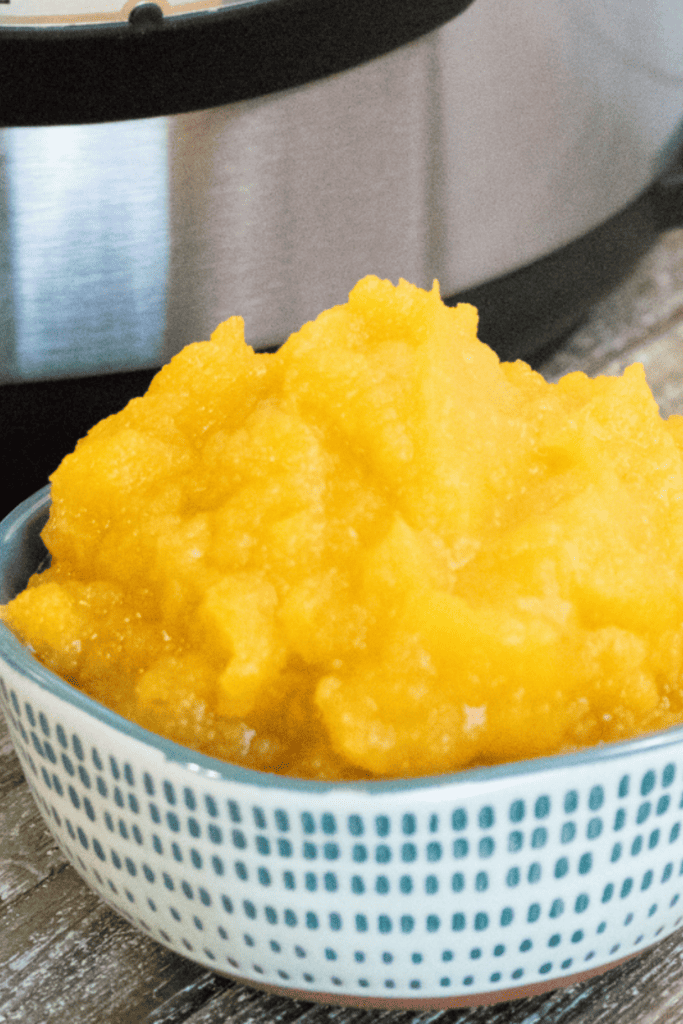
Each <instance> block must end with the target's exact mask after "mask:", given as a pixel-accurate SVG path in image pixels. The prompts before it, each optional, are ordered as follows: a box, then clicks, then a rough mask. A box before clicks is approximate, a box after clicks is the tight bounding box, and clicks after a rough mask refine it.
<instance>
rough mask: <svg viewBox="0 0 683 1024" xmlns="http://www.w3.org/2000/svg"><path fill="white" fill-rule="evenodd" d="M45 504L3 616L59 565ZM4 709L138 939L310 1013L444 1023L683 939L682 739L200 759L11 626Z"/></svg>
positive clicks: (75, 849)
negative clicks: (303, 765) (454, 761)
mask: <svg viewBox="0 0 683 1024" xmlns="http://www.w3.org/2000/svg"><path fill="white" fill-rule="evenodd" d="M48 511H49V491H48V489H47V488H45V489H44V490H42V491H40V492H39V493H38V494H36V495H34V496H33V497H32V498H30V499H28V500H27V501H25V502H24V503H23V504H22V505H20V506H19V507H18V508H17V509H16V510H15V511H14V512H13V513H12V514H11V515H10V516H8V517H7V518H6V519H5V520H4V521H3V523H2V524H0V602H6V601H7V600H9V599H10V597H12V596H13V595H14V594H15V593H16V592H17V591H18V590H19V589H21V588H22V587H23V586H24V584H25V582H26V580H27V578H28V576H29V575H30V573H31V572H33V571H35V569H36V568H37V567H38V566H39V565H40V563H41V562H42V561H43V560H44V559H45V556H46V551H45V548H44V547H43V546H42V541H41V539H40V531H41V529H42V527H43V525H44V523H45V521H46V518H47V515H48ZM0 703H1V705H2V708H3V710H4V712H5V715H6V717H7V721H8V725H9V730H10V733H11V736H12V740H13V742H14V745H15V748H16V751H17V755H18V757H19V760H20V761H21V764H22V767H23V770H24V772H25V774H26V778H27V780H28V783H29V786H30V787H31V790H32V792H33V795H34V797H35V799H36V802H37V804H38V807H39V808H40V811H41V813H42V816H43V818H44V819H45V823H46V825H47V827H48V828H49V829H50V831H51V833H52V834H53V836H54V837H55V839H56V841H57V842H58V843H59V845H60V847H61V848H62V849H63V851H64V853H65V854H66V856H67V857H68V859H69V860H70V862H71V863H72V864H73V866H74V868H75V869H76V871H77V872H78V873H79V874H80V875H81V877H82V878H83V880H84V881H85V882H86V883H87V885H88V886H90V887H91V888H92V889H94V890H95V891H96V892H97V893H98V894H99V895H100V896H101V898H102V899H103V900H104V901H105V902H106V903H107V904H109V906H111V907H112V908H113V909H114V910H115V911H117V912H118V913H119V914H121V915H122V916H123V917H124V918H126V919H127V920H128V921H129V922H131V924H133V925H134V926H135V927H137V928H139V929H142V930H143V931H144V932H146V933H147V934H148V935H150V936H152V937H153V938H154V939H156V940H157V941H158V942H159V943H161V944H163V945H164V946H167V947H168V948H170V949H172V950H174V951H175V952H176V953H179V954H181V955H182V956H185V957H188V958H190V959H191V960H194V961H196V962H197V963H199V964H201V965H203V966H204V967H206V968H209V969H210V970H213V971H215V972H217V973H221V974H224V975H228V976H230V977H234V978H236V979H239V980H240V981H242V982H244V983H246V984H248V985H252V986H256V987H259V988H269V989H271V990H273V991H277V992H279V993H282V994H288V995H293V996H296V997H297V998H301V999H308V1000H315V1001H320V1002H327V1003H331V1004H347V1005H355V1006H363V1007H368V1006H383V1007H392V1008H402V1007H411V1008H430V1007H439V1008H441V1007H449V1006H462V1005H469V1004H477V1003H491V1002H496V1001H500V1000H506V999H513V998H518V997H521V996H526V995H530V994H535V993H538V992H541V991H546V990H548V989H552V988H556V987H559V986H561V985H567V984H572V983H574V982H575V981H577V980H579V979H582V978H584V977H586V976H588V975H590V974H594V973H598V972H600V971H603V970H605V969H606V968H607V967H609V966H611V965H613V964H615V963H617V962H619V961H620V960H622V959H624V958H626V957H629V956H632V955H634V954H636V953H638V952H639V951H640V950H642V949H644V948H645V947H646V946H649V945H651V944H652V943H654V942H657V941H658V940H659V939H662V938H663V937H665V936H666V935H668V934H670V933H671V932H672V931H674V930H675V929H676V928H678V927H679V926H680V925H681V923H682V922H683V909H682V908H683V900H681V895H682V893H683V834H682V833H681V823H682V821H683V810H682V808H683V729H681V728H674V729H670V730H667V731H665V732H661V733H657V734H653V735H650V736H646V737H643V738H640V739H637V740H631V741H628V742H624V743H618V744H612V745H605V746H601V747H596V748H592V749H589V750H585V751H582V752H580V753H576V754H571V755H563V756H557V757H548V758H542V759H537V760H530V761H524V762H518V763H514V764H507V765H498V766H496V767H491V768H483V769H477V770H471V771H463V772H460V773H458V774H454V775H443V776H438V777H432V778H422V779H410V780H406V781H376V782H375V781H373V782H363V783H323V782H311V781H303V780H296V779H289V778H284V777H279V776H276V775H271V774H265V773H260V772H256V771H250V770H247V769H244V768H240V767H237V766H234V765H231V764H227V763H225V762H222V761H219V760H216V759H213V758H211V757H207V756H204V755H202V754H198V753H195V752H193V751H192V750H189V749H187V748H184V747H182V746H179V745H178V744H176V743H173V742H171V741H169V740H167V739H164V738H162V737H160V736H157V735H154V734H153V733H151V732H148V731H147V730H145V729H142V728H140V727H139V726H137V725H135V724H133V723H131V722H129V721H126V720H125V719H123V718H122V717H120V716H119V715H117V714H114V713H113V712H111V711H109V710H108V709H107V708H106V707H104V706H103V705H101V704H99V703H97V702H96V701H94V700H92V699H90V698H89V697H87V696H85V695H84V694H82V693H81V692H79V691H78V690H77V689H75V688H74V687H72V686H71V685H69V684H68V683H67V682H65V681H64V680H63V679H60V678H59V677H57V676H56V675H54V674H53V673H52V672H50V671H48V670H47V669H45V668H44V667H43V666H42V665H41V664H40V663H39V662H38V661H36V660H35V659H34V658H33V657H32V655H31V652H30V651H29V650H28V649H27V648H26V647H25V646H24V645H23V644H21V643H20V642H19V641H18V640H17V639H16V638H15V637H14V636H13V635H12V634H11V633H10V632H9V631H8V630H7V629H6V628H5V627H4V626H3V625H2V624H0Z"/></svg>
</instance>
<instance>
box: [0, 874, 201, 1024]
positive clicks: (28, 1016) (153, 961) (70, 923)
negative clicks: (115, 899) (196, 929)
mask: <svg viewBox="0 0 683 1024" xmlns="http://www.w3.org/2000/svg"><path fill="white" fill-rule="evenodd" d="M204 975H206V972H205V971H204V970H203V969H202V968H200V967H198V966H196V965H195V964H192V963H190V961H188V960H184V959H183V958H181V957H178V956H176V955H175V954H174V953H171V952H170V951H169V950H166V949H164V948H163V947H162V946H159V945H157V943H155V942H153V941H152V940H151V939H149V938H148V937H147V936H145V935H143V934H141V933H138V932H137V931H136V930H135V929H133V928H131V927H130V925H129V924H128V923H127V922H125V921H124V920H123V919H122V918H120V917H118V916H117V915H116V914H115V913H114V912H113V911H112V910H110V909H109V908H108V907H107V906H106V905H105V904H104V903H102V901H101V900H100V899H99V898H98V897H97V896H96V895H95V894H94V893H92V892H91V891H90V890H89V889H88V888H87V887H86V886H85V885H84V884H83V883H82V881H81V880H80V878H79V877H78V876H77V875H76V873H75V872H74V871H73V869H72V868H71V867H70V866H69V867H66V868H64V870H63V871H61V872H59V873H58V874H56V875H53V876H51V877H50V878H47V879H45V880H44V881H43V882H41V883H40V884H39V885H37V886H35V887H34V888H33V889H32V890H31V892H30V893H28V894H27V895H25V896H24V897H23V898H22V899H20V900H16V901H15V902H14V903H13V904H11V905H10V906H9V907H8V908H7V909H6V910H5V912H4V913H3V914H2V917H1V918H0V1021H2V1022H3V1024H5V1022H7V1024H15V1022H16V1024H19V1022H21V1024H46V1022H47V1020H48V1019H51V1020H59V1021H73V1022H74V1024H143V1022H144V1021H145V1020H146V1019H147V1018H148V1016H149V1015H150V1013H152V1011H154V1010H155V1009H156V1008H157V1007H159V1006H163V1004H164V1003H167V1002H168V1001H169V1000H170V999H171V998H172V997H173V996H174V994H176V993H178V992H179V991H181V990H182V989H184V988H186V987H187V986H188V985H189V984H191V983H192V982H194V981H195V980H196V979H197V978H199V977H201V976H204ZM180 1020H182V1018H179V1021H180Z"/></svg>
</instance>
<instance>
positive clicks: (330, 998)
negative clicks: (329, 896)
mask: <svg viewBox="0 0 683 1024" xmlns="http://www.w3.org/2000/svg"><path fill="white" fill-rule="evenodd" d="M643 952H645V950H644V949H639V950H636V951H635V952H633V953H629V954H628V956H622V957H621V958H620V959H618V960H610V962H609V963H607V964H601V965H600V966H599V967H593V968H592V970H590V971H578V972H577V973H576V974H567V975H565V976H564V977H562V978H551V979H548V981H539V982H535V983H534V984H531V985H519V986H515V987H514V988H502V989H497V990H496V991H495V992H472V993H468V994H467V995H458V996H435V997H434V998H424V997H423V998H417V999H402V998H400V997H399V998H391V997H385V996H361V995H357V996H354V995H344V994H342V993H341V992H339V993H338V992H311V991H309V990H308V989H301V988H284V987H282V988H281V987H280V986H279V985H267V984H264V983H262V982H257V981H252V980H251V979H249V980H246V979H244V978H241V977H238V976H237V975H235V974H229V973H228V972H227V971H218V970H214V973H215V974H217V975H219V976H220V977H222V978H229V979H230V980H231V981H236V982H238V983H239V984H242V985H247V986H248V987H249V988H255V989H257V990H258V991H259V992H267V993H268V994H269V995H276V996H286V997H287V998H288V999H295V1000H297V1002H304V1003H322V1004H324V1005H326V1006H352V1007H354V1008H356V1009H359V1010H451V1009H453V1010H454V1009H462V1008H464V1007H468V1006H493V1005H494V1004H496V1003H508V1002H512V1001H513V1000H516V999H531V998H533V997H534V996H540V995H543V994H544V993H546V992H553V991H554V990H555V989H558V988H570V987H571V986H572V985H578V984H580V983H581V982H583V981H588V980H589V979H590V978H595V977H598V976H599V975H600V974H606V973H607V971H611V970H612V969H613V968H615V967H619V966H620V965H621V964H623V963H625V962H626V961H627V960H633V959H634V957H637V956H640V954H641V953H643Z"/></svg>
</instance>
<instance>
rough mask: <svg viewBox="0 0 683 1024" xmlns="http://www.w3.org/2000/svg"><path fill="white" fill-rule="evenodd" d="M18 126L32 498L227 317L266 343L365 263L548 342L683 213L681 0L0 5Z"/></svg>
mask: <svg viewBox="0 0 683 1024" xmlns="http://www.w3.org/2000/svg"><path fill="white" fill-rule="evenodd" d="M0 125H2V126H3V127H2V128H1V129H0V381H2V382H4V384H3V387H2V389H0V409H1V410H2V414H3V424H2V433H3V439H4V443H5V451H6V452H7V451H9V452H10V455H9V457H10V458H11V459H13V460H14V462H13V466H14V472H15V474H19V475H20V480H21V483H20V485H19V486H20V487H21V493H19V494H17V498H18V497H22V496H23V495H24V493H25V494H28V493H30V492H31V491H33V490H35V489H36V488H37V487H38V486H40V485H41V484H42V483H43V482H44V480H45V477H46V475H47V473H48V472H49V471H50V470H51V469H52V468H54V464H55V463H56V461H58V460H59V458H61V456H62V455H63V454H64V453H65V452H66V451H67V450H69V449H70V447H72V446H73V443H74V442H75V440H76V438H77V437H78V436H79V435H80V434H81V433H83V432H84V431H85V430H86V429H87V428H88V427H89V426H90V425H91V424H92V422H94V420H96V419H97V418H99V417H100V416H101V415H104V414H105V413H107V412H110V411H113V410H114V409H115V408H118V407H120V405H121V404H123V402H124V401H125V400H126V399H127V398H128V397H130V396H131V395H132V394H133V393H138V392H139V391H141V390H143V389H144V386H146V383H147V381H148V380H149V378H150V377H151V374H152V372H153V370H154V368H156V367H158V366H159V365H160V364H161V363H163V362H165V361H166V360H167V359H168V358H169V357H170V356H171V355H172V354H173V353H174V352H176V351H178V350H179V349H180V348H181V347H182V346H183V345H185V344H186V343H187V342H190V341H194V340H198V339H201V338H205V337H208V335H209V333H210V332H211V331H212V330H213V328H214V327H215V325H216V324H217V323H218V322H219V321H221V320H223V319H225V318H226V317H228V316H230V315H232V314H236V313H237V314H240V315H242V316H244V318H245V321H246V333H247V339H248V340H249V341H250V343H252V344H253V345H254V346H255V347H256V348H273V347H275V346H277V345H278V344H280V343H281V342H282V341H283V340H284V339H285V338H286V337H287V335H288V334H289V333H290V332H291V331H293V330H295V329H297V328H298V327H299V326H300V325H301V324H302V323H303V322H304V321H306V320H308V319H310V318H312V317H314V316H315V315H316V314H317V313H318V312H319V311H320V310H322V309H323V308H325V307H327V306H330V305H332V304H334V303H337V302H343V301H345V299H346V296H347V293H348V291H349V289H350V288H351V287H352V285H353V284H354V283H355V282H356V281H357V279H358V278H359V277H361V276H363V275H364V274H366V273H374V274H378V275H380V276H382V277H388V278H391V279H392V280H397V279H398V277H404V278H407V279H409V280H410V281H413V282H414V283H416V284H419V285H422V286H424V287H429V286H430V285H431V283H432V281H433V279H434V278H437V279H438V280H439V282H440V285H441V293H442V295H443V296H444V297H445V298H447V299H448V300H449V301H459V300H461V299H466V300H469V301H473V302H475V303H476V304H477V305H478V306H479V308H480V312H481V336H482V338H483V339H484V340H485V341H488V342H489V343H490V344H492V345H493V346H494V347H495V348H496V349H497V350H498V351H499V352H500V353H501V355H503V356H504V357H505V358H511V357H512V358H514V357H517V356H522V357H524V358H527V359H530V360H532V361H533V360H534V359H535V358H538V354H539V353H540V352H541V351H543V350H544V349H546V348H547V346H549V345H553V344H556V343H557V342H558V340H559V339H561V338H562V337H563V336H564V335H565V334H566V332H567V331H569V330H570V329H571V328H572V327H574V326H575V325H576V324H577V323H578V322H579V321H580V319H581V318H582V317H583V316H584V315H585V313H586V311H587V310H588V309H589V307H590V305H591V303H593V302H594V301H595V300H596V299H597V298H598V297H600V296H601V295H602V294H603V293H604V292H605V291H607V290H608V289H610V288H612V287H613V286H614V285H615V284H616V283H617V282H618V281H619V279H620V278H621V277H623V275H624V274H625V273H627V271H628V270H629V269H630V268H631V267H632V266H633V264H634V263H635V261H636V260H637V259H638V257H639V256H640V255H641V254H642V253H643V252H644V251H645V250H646V249H647V248H648V246H649V245H650V244H651V243H652V241H653V239H654V238H655V237H656V235H657V233H658V232H659V231H661V230H662V229H664V228H666V227H668V226H672V225H674V224H676V223H681V222H683V169H682V168H683V160H682V159H681V154H682V153H683V13H682V12H681V7H680V0H630V2H629V3H628V4H625V3H624V2H623V0H543V2H542V3H539V0H225V2H222V3H221V2H218V0H190V2H187V0H156V2H153V3H150V2H142V3H135V2H131V0H127V2H123V0H0ZM57 425H59V428H58V429H57ZM12 453H14V454H12Z"/></svg>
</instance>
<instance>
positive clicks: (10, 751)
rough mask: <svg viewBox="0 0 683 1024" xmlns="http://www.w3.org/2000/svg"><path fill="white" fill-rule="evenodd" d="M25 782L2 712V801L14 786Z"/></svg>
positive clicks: (0, 717)
mask: <svg viewBox="0 0 683 1024" xmlns="http://www.w3.org/2000/svg"><path fill="white" fill-rule="evenodd" d="M23 781H24V773H23V772H22V770H21V765H20V764H19V759H18V758H17V755H16V754H15V753H14V747H13V746H12V741H11V739H10V736H9V730H8V729H7V723H6V722H5V719H4V716H3V714H2V711H0V800H2V798H3V797H4V795H5V793H8V792H9V791H10V789H13V788H14V786H19V785H21V783H22V782H23Z"/></svg>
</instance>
